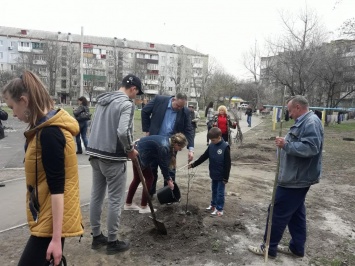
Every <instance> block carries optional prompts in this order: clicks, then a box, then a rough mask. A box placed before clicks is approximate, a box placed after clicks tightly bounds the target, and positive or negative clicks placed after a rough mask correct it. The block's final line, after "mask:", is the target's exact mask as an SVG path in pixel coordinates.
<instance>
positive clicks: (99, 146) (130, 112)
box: [87, 91, 134, 161]
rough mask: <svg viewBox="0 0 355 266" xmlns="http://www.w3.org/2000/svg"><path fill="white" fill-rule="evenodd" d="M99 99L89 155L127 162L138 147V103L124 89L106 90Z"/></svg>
mask: <svg viewBox="0 0 355 266" xmlns="http://www.w3.org/2000/svg"><path fill="white" fill-rule="evenodd" d="M97 100H98V102H97V105H96V110H95V114H94V118H93V120H92V123H91V129H90V137H89V142H88V147H87V154H89V155H91V156H94V157H99V158H104V159H108V160H116V161H126V160H127V153H128V152H130V151H132V150H133V148H134V147H133V146H134V145H133V136H132V134H133V116H134V104H133V102H132V100H131V99H130V98H129V97H128V96H127V95H126V94H125V93H123V92H121V91H116V92H107V93H103V94H101V95H99V96H98V97H97Z"/></svg>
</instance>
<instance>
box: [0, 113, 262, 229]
mask: <svg viewBox="0 0 355 266" xmlns="http://www.w3.org/2000/svg"><path fill="white" fill-rule="evenodd" d="M259 123H260V119H259V118H258V117H255V116H253V121H252V124H253V125H252V127H254V126H256V125H257V124H259ZM240 125H241V128H242V132H243V133H245V132H247V131H249V130H250V129H252V127H251V128H249V127H247V123H246V121H245V119H243V120H242V121H241V122H240ZM7 126H12V127H13V128H14V131H11V132H7V133H6V134H7V135H8V136H7V137H6V138H5V139H2V140H0V151H1V152H0V171H1V172H0V173H1V175H2V176H5V177H6V174H7V173H8V174H9V175H10V174H11V176H13V178H12V179H10V180H9V179H8V178H5V179H6V181H4V183H5V185H6V186H5V187H0V209H1V210H2V213H1V217H0V232H2V231H6V230H8V229H9V228H13V227H17V226H19V225H22V224H25V223H26V216H25V215H26V214H25V204H24V202H25V190H26V187H25V178H24V174H23V170H22V171H21V169H22V167H23V164H22V161H23V143H24V137H23V131H24V130H25V127H24V126H23V124H20V123H19V122H17V121H15V122H11V124H8V125H7ZM205 149H206V131H203V132H200V133H197V134H196V137H195V159H197V158H198V157H199V156H200V155H201V154H202V153H203V152H204V151H205ZM177 162H178V163H177V164H178V165H177V168H178V169H179V168H180V167H182V166H184V165H186V163H187V152H186V151H182V152H179V154H178V158H177ZM78 163H79V177H80V200H81V204H88V203H89V201H90V190H91V173H92V172H91V166H90V165H89V162H88V156H86V155H78ZM128 164H129V165H128V169H129V171H128V181H127V187H128V186H129V184H130V182H131V180H132V170H131V169H132V167H131V162H129V163H128ZM14 169H20V170H14ZM14 173H15V174H18V176H17V177H15V176H14ZM0 180H1V179H0ZM160 181H162V180H160ZM177 182H178V180H177ZM161 183H162V182H161Z"/></svg>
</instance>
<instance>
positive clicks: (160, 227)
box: [149, 216, 168, 235]
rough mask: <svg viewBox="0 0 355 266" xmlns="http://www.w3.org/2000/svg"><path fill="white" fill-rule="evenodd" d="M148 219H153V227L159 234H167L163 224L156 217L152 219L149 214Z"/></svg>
mask: <svg viewBox="0 0 355 266" xmlns="http://www.w3.org/2000/svg"><path fill="white" fill-rule="evenodd" d="M149 218H150V219H152V220H153V222H154V225H155V228H156V229H157V231H158V233H159V234H161V235H167V234H168V231H167V230H166V228H165V225H164V223H163V222H161V221H158V220H157V219H154V218H153V217H152V216H149Z"/></svg>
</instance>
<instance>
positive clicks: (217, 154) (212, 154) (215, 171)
mask: <svg viewBox="0 0 355 266" xmlns="http://www.w3.org/2000/svg"><path fill="white" fill-rule="evenodd" d="M227 147H228V144H227V143H226V142H225V141H224V140H221V141H220V142H218V143H217V144H212V143H211V144H210V145H209V147H208V151H209V155H208V156H209V161H210V165H209V169H210V177H211V179H213V180H223V173H224V154H225V151H226V148H227Z"/></svg>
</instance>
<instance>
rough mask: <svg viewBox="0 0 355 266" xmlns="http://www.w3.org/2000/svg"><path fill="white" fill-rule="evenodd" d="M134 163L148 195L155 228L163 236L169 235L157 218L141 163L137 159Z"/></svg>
mask: <svg viewBox="0 0 355 266" xmlns="http://www.w3.org/2000/svg"><path fill="white" fill-rule="evenodd" d="M132 161H133V164H134V166H135V167H136V168H137V171H138V175H139V178H140V180H141V182H142V185H143V190H144V193H145V194H146V196H147V198H148V203H149V208H150V211H151V213H152V217H150V218H152V219H153V222H154V225H155V228H156V229H157V231H158V232H159V233H160V234H162V235H167V234H168V231H167V230H166V228H165V225H164V223H163V222H161V221H158V220H157V217H156V216H155V212H154V207H153V203H152V199H151V198H150V195H149V192H148V188H147V184H146V183H145V179H144V176H143V173H142V169H141V166H140V164H139V161H138V159H137V158H134V159H133V160H132Z"/></svg>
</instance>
